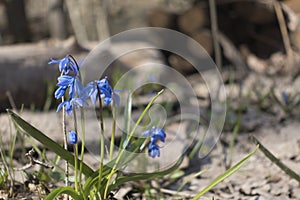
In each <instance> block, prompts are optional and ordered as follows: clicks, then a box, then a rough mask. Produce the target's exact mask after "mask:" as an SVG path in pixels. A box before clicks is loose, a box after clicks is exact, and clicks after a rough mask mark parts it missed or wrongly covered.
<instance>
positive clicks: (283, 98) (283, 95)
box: [281, 91, 289, 105]
mask: <svg viewBox="0 0 300 200" xmlns="http://www.w3.org/2000/svg"><path fill="white" fill-rule="evenodd" d="M281 97H282V100H283V102H284V103H285V105H287V104H288V103H289V96H288V94H287V93H286V92H285V91H283V92H282V93H281Z"/></svg>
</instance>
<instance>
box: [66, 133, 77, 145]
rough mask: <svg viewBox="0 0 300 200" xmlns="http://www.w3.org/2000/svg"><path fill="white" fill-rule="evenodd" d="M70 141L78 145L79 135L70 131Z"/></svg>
mask: <svg viewBox="0 0 300 200" xmlns="http://www.w3.org/2000/svg"><path fill="white" fill-rule="evenodd" d="M68 141H69V143H70V144H77V134H76V132H75V131H69V133H68Z"/></svg>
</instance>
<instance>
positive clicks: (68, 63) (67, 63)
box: [48, 56, 78, 75]
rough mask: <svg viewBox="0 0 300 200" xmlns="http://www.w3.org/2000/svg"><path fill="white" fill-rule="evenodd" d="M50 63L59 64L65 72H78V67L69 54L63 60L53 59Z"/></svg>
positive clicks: (60, 68) (60, 69)
mask: <svg viewBox="0 0 300 200" xmlns="http://www.w3.org/2000/svg"><path fill="white" fill-rule="evenodd" d="M48 64H50V65H51V64H59V71H60V72H63V73H64V74H68V73H69V72H73V73H74V74H75V75H77V74H78V67H77V65H76V64H75V63H74V62H73V61H72V60H71V59H70V57H69V56H66V57H64V58H63V59H61V60H54V59H51V61H50V62H48Z"/></svg>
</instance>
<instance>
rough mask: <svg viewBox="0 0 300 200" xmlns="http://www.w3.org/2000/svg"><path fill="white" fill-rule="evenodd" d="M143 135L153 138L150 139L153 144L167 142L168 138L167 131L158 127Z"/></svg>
mask: <svg viewBox="0 0 300 200" xmlns="http://www.w3.org/2000/svg"><path fill="white" fill-rule="evenodd" d="M142 135H143V136H146V137H151V138H150V141H151V142H156V141H157V140H160V141H162V142H165V138H166V133H165V131H164V130H163V129H161V128H157V127H152V128H151V129H149V130H146V131H144V132H143V133H142Z"/></svg>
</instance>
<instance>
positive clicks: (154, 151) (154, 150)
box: [148, 143, 160, 158]
mask: <svg viewBox="0 0 300 200" xmlns="http://www.w3.org/2000/svg"><path fill="white" fill-rule="evenodd" d="M148 155H149V156H150V157H152V158H155V157H156V156H157V157H159V156H160V151H159V146H158V145H157V144H155V143H150V144H149V147H148Z"/></svg>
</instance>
